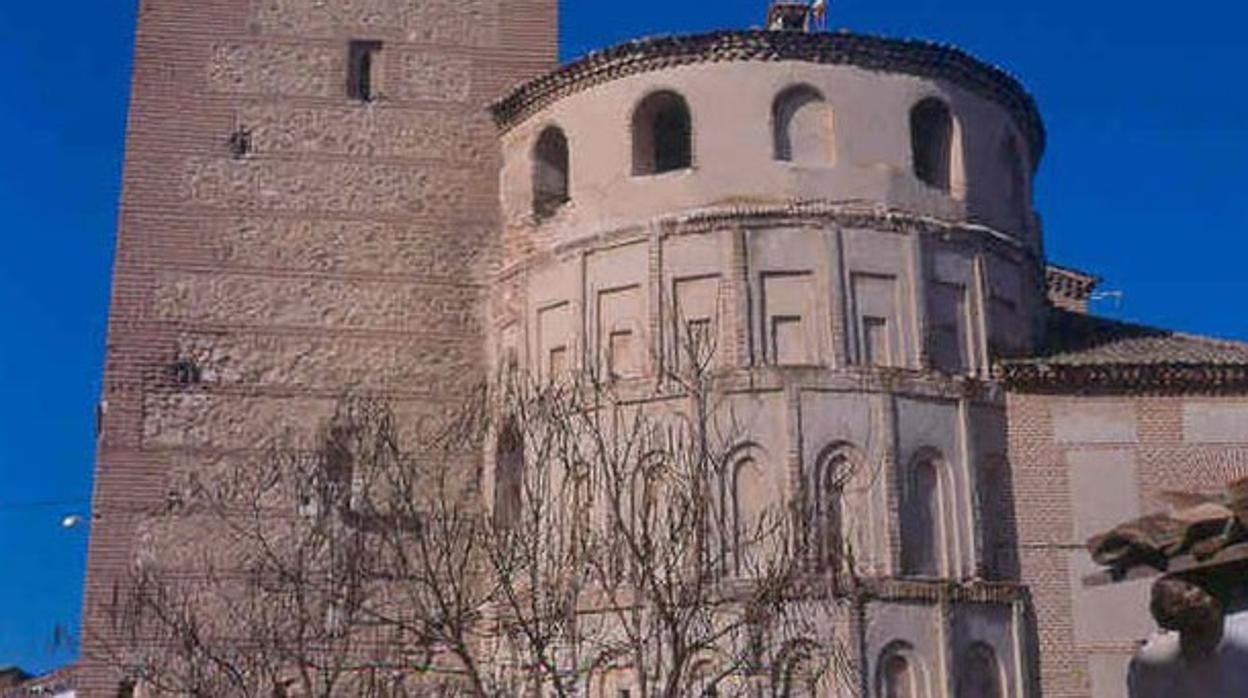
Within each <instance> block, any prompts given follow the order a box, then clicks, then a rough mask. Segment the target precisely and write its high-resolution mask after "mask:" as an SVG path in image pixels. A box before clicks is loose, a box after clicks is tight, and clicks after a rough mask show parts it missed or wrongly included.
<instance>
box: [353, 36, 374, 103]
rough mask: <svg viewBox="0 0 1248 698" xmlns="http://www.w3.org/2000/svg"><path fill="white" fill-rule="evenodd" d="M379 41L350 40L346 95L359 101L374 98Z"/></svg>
mask: <svg viewBox="0 0 1248 698" xmlns="http://www.w3.org/2000/svg"><path fill="white" fill-rule="evenodd" d="M380 52H381V42H380V41H352V42H351V47H350V51H349V55H348V58H347V70H348V73H347V95H348V96H349V97H351V99H357V100H359V101H361V102H371V101H373V100H374V99H376V97H377V94H376V89H377V80H376V77H377V75H376V73H377V69H378V61H377V57H378V56H377V54H378V53H380Z"/></svg>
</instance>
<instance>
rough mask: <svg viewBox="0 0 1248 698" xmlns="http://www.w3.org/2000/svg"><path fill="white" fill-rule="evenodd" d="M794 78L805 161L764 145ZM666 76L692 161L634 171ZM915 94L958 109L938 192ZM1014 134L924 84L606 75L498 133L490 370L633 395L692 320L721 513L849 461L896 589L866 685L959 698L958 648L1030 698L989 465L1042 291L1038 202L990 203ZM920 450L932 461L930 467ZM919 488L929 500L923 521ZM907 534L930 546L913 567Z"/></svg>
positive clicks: (1028, 643) (1023, 603) (810, 71)
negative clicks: (917, 161) (748, 469)
mask: <svg viewBox="0 0 1248 698" xmlns="http://www.w3.org/2000/svg"><path fill="white" fill-rule="evenodd" d="M794 86H801V87H803V88H807V89H811V90H814V91H816V92H817V93H818V94H819V95H820V96H821V97H822V100H823V102H824V106H823V108H824V109H826V111H825V112H824V114H825V115H826V114H831V115H832V117H831V119H827V118H822V117H820V118H819V119H818V120H817V121H816V122H815V124H814V128H815V129H816V133H815V134H814V142H815V144H816V145H817V146H818V147H820V148H821V150H820V155H819V157H818V158H815V162H813V163H812V162H811V161H809V160H801V159H800V158H795V159H794V160H792V161H779V160H777V156H776V153H775V151H774V149H773V144H774V142H775V137H776V134H775V129H776V128H777V124H776V123H775V121H774V120H773V118H772V115H773V112H775V111H776V110H775V109H774V108H773V107H774V104H775V101H776V100H777V98H781V99H782V98H783V97H782V96H783V95H784V94H786V91H788V90H792V89H793V88H794ZM660 91H671V92H675V93H677V94H679V95H680V97H682V98H684V100H685V103H686V104H687V105H688V111H689V114H690V116H691V119H690V122H691V129H690V130H691V143H692V162H691V163H690V166H689V167H684V168H680V169H677V170H675V171H671V172H664V173H658V174H637V173H635V168H634V160H633V159H634V157H635V154H634V153H635V151H634V144H633V138H635V137H637V134H636V131H635V129H636V127H635V126H634V124H633V121H634V118H635V117H634V113H635V110H637V109H638V105H639V104H641V103H643V102H644V100H645V99H646V98H647V96H649V95H652V94H655V93H656V92H660ZM931 96H939V97H940V98H941V99H944V100H947V101H948V104H949V105H950V108H951V111H952V113H953V114H955V115H956V116H955V119H956V125H955V129H954V139H953V145H952V147H953V149H954V152H955V153H957V154H956V155H955V156H953V158H952V161H951V168H952V170H953V172H954V175H953V177H952V182H951V186H950V187H949V189H948V191H940V190H937V189H935V188H933V187H931V186H929V185H927V184H925V183H923V182H921V181H919V180H918V179H916V177H915V176H914V174H913V171H912V164H911V161H910V157H911V155H910V147H911V146H910V138H911V126H910V123H909V119H908V115H909V112H910V108H911V107H912V106H913V104H914V103H916V102H918V101H921V100H922V99H924V98H926V97H931ZM729 103H731V104H732V105H733V107H732V108H730V109H728V108H723V105H725V104H729ZM794 127H795V128H802V127H803V126H802V125H801V124H796V125H795V126H794ZM805 127H806V128H810V126H809V125H807V126H805ZM551 129H558V130H559V131H560V132H562V133H563V135H564V136H565V137H566V141H567V144H568V152H567V169H566V181H567V201H566V203H563V204H562V205H561V206H560V207H559V208H558V209H557V210H555V211H554V212H553V214H549V215H546V214H545V212H535V210H534V204H533V202H534V201H535V192H534V187H535V186H539V185H538V184H537V183H536V182H537V179H538V178H537V177H536V176H535V174H534V172H535V164H534V163H535V157H536V156H535V153H536V152H537V151H536V148H537V141H538V140H539V138H541V136H542V134H544V133H547V132H549V131H550V130H551ZM1015 129H1016V126H1015V124H1014V123H1013V121H1012V117H1011V115H1010V114H1009V113H1007V112H1006V111H1005V110H1003V109H1001V108H999V107H998V106H997V105H995V104H993V103H990V102H988V101H987V100H983V99H981V98H979V97H976V96H974V95H971V94H968V93H965V92H963V91H960V90H959V89H958V88H956V87H955V86H953V85H950V84H944V83H941V82H940V81H935V80H925V79H919V78H915V77H910V76H903V75H891V74H888V73H879V72H867V71H864V70H860V69H857V68H852V67H845V66H826V65H813V64H809V63H802V62H798V61H793V62H780V63H775V64H768V63H753V62H750V61H739V62H733V61H726V62H724V63H722V64H720V63H706V64H699V65H696V66H682V67H678V68H673V69H666V70H654V71H647V72H643V73H641V74H639V75H635V76H630V77H625V78H622V79H618V80H610V81H606V82H605V83H604V84H601V85H595V86H592V87H589V88H587V89H585V90H583V91H579V92H576V93H574V94H572V95H571V96H568V97H566V98H563V99H556V100H554V101H553V102H552V103H551V104H549V105H548V106H545V107H543V108H540V109H536V110H535V111H534V112H533V113H532V114H530V115H528V116H527V117H526V118H524V119H522V120H521V121H519V122H518V123H516V124H514V125H511V126H510V127H509V128H507V129H505V131H504V133H503V135H502V138H501V141H502V149H503V167H502V174H501V200H502V208H503V216H504V226H505V227H504V230H503V236H504V253H503V259H502V263H501V266H500V268H499V270H498V272H497V275H496V276H495V277H494V279H493V281H492V283H491V285H490V289H491V291H490V301H491V305H490V307H491V311H490V313H489V318H490V327H489V331H490V352H489V355H490V357H491V361H492V363H493V364H494V365H495V368H496V369H497V370H502V369H505V368H506V367H508V366H522V367H524V368H526V369H527V370H528V371H529V372H530V373H531V374H533V375H537V376H539V377H541V378H543V379H547V380H558V379H559V378H560V376H563V375H568V374H571V373H576V372H595V371H603V370H609V371H610V373H611V375H612V376H614V380H615V382H616V387H617V389H618V390H621V391H623V392H624V393H625V394H628V393H629V391H633V392H635V393H636V394H637V395H638V396H639V398H638V399H647V398H646V397H645V396H647V395H652V394H653V393H652V392H650V388H649V386H651V385H652V384H653V383H654V381H655V380H656V379H659V378H658V377H659V375H660V374H661V369H662V368H664V367H671V366H673V365H676V364H678V363H679V362H680V361H682V360H686V359H682V349H683V346H684V342H685V341H686V339H687V338H686V336H685V335H684V333H685V332H687V331H689V328H693V327H696V328H698V330H697V331H699V332H701V333H702V338H703V339H705V340H708V343H709V344H710V345H711V346H712V347H713V348H714V349H713V353H712V356H711V358H710V361H711V362H712V364H713V366H714V371H715V372H716V376H717V378H716V379H717V381H719V382H720V384H721V385H722V386H723V387H724V389H725V390H726V392H727V393H728V395H729V398H728V400H727V401H726V402H727V404H726V406H725V410H726V411H727V412H729V413H731V414H733V415H734V416H735V419H736V420H737V421H738V422H739V426H740V428H741V430H742V431H743V432H744V433H746V434H748V435H749V438H750V448H751V452H752V453H753V455H752V459H753V461H754V462H755V463H757V464H758V470H759V473H757V474H756V475H755V476H754V477H752V478H750V479H748V480H747V481H746V482H747V484H746V485H742V484H741V483H742V480H741V478H739V477H738V478H736V480H735V486H736V487H737V488H738V491H735V492H733V493H731V494H730V495H729V496H730V497H731V498H733V499H734V501H736V502H737V506H745V507H747V508H748V507H751V506H775V505H776V504H777V503H778V502H782V501H803V498H809V497H815V496H816V495H815V494H813V493H814V492H816V491H817V490H818V489H819V484H818V482H819V479H820V478H821V477H823V476H822V475H821V472H822V471H823V469H824V468H825V467H827V464H828V463H829V462H830V460H831V459H833V458H840V457H846V456H845V454H849V455H848V459H849V460H850V461H852V462H854V463H855V464H856V465H857V467H856V469H855V472H854V474H853V476H852V482H850V483H849V484H848V486H846V487H845V490H844V495H843V501H842V503H841V506H843V508H844V512H845V513H844V519H845V522H846V523H845V528H844V531H843V533H842V535H843V536H844V540H843V541H841V543H840V544H843V545H845V546H846V548H847V549H852V551H853V555H852V558H853V565H854V570H853V571H854V573H855V574H856V575H857V576H859V577H862V578H865V579H870V580H875V583H878V584H882V585H884V586H886V587H888V586H889V585H890V584H895V585H896V586H895V587H889V588H894V590H895V591H896V593H894V594H892V595H889V594H887V593H885V594H880V595H879V596H877V597H874V600H872V601H870V602H869V603H866V604H864V606H863V607H862V608H861V609H860V615H859V617H858V620H857V622H856V623H853V624H851V625H852V627H853V628H854V629H853V631H852V633H853V635H852V638H853V639H852V641H851V642H850V643H849V645H850V646H853V647H856V648H857V650H856V652H855V655H856V657H857V658H858V660H859V667H860V670H861V676H860V677H859V679H860V685H859V686H856V687H855V690H859V691H862V692H863V693H865V694H866V695H872V696H875V695H880V696H883V695H886V691H887V689H886V688H885V686H884V684H883V683H881V682H882V681H884V680H885V679H884V678H883V677H884V676H885V674H886V673H887V671H888V670H887V669H885V665H886V664H888V663H889V662H890V661H895V660H894V659H893V658H894V657H895V656H904V658H905V660H906V661H907V662H908V666H909V667H910V668H909V671H910V672H911V674H910V676H912V677H913V678H912V681H914V682H915V683H914V684H913V690H914V691H916V692H914V693H912V694H909V693H907V694H905V695H914V696H916V697H917V696H923V697H925V698H927V697H930V698H936V697H937V696H954V695H969V694H968V693H967V690H968V689H965V688H959V686H960V684H959V681H963V682H964V681H966V680H967V679H966V677H965V676H964V674H965V673H966V671H968V670H967V669H966V662H967V657H968V655H969V654H970V653H971V652H972V651H981V652H987V653H988V654H989V655H990V656H991V657H993V658H994V659H993V662H994V666H995V667H996V669H995V671H997V672H999V673H1000V676H999V677H997V679H998V680H997V685H998V686H999V687H1000V688H1001V690H1002V691H1003V693H1001V695H1009V696H1020V697H1021V696H1031V695H1036V692H1035V691H1036V686H1035V679H1036V677H1035V676H1034V667H1033V666H1032V665H1031V663H1030V662H1031V658H1032V656H1033V653H1034V643H1033V642H1032V639H1031V635H1030V634H1029V633H1030V632H1031V630H1030V627H1031V626H1030V625H1029V618H1028V613H1029V611H1028V608H1029V606H1028V602H1027V598H1026V593H1025V591H1023V590H1022V589H1021V587H1017V586H1014V585H1011V584H1010V583H1009V582H1011V581H1012V580H1016V579H1017V575H1018V569H1017V560H1016V558H1015V557H1014V550H1015V549H1014V538H1013V535H1014V533H1013V530H1012V528H1011V527H1012V525H1013V523H1012V520H1011V515H1010V514H1009V513H1008V512H1009V508H1010V505H1009V504H1008V503H1010V502H1012V497H1013V495H1012V493H1011V486H1010V483H1009V476H1008V472H1007V473H1000V472H997V473H990V472H989V471H992V470H993V469H995V468H1002V467H1005V465H1004V464H1005V463H1006V445H1007V444H1006V430H1005V423H1006V422H1005V399H1004V392H1003V391H1002V390H1001V388H1000V386H998V385H997V384H995V383H994V382H993V381H992V380H991V379H990V374H991V371H990V365H991V361H992V360H993V358H994V357H995V356H997V355H999V354H1000V353H1002V352H1007V351H1013V352H1018V353H1026V352H1028V351H1029V350H1030V349H1031V348H1032V346H1033V344H1034V342H1035V341H1036V337H1035V334H1034V332H1035V330H1034V327H1033V326H1034V324H1035V319H1036V318H1037V317H1039V316H1040V312H1041V308H1042V306H1043V303H1044V296H1043V294H1044V291H1043V270H1042V268H1041V266H1042V265H1041V263H1040V261H1039V260H1040V243H1039V236H1038V231H1037V229H1036V227H1035V221H1034V217H1033V216H1032V215H1031V212H1030V208H1029V206H1028V205H1027V203H1026V202H1027V201H1028V200H1029V199H1028V198H1024V199H1019V200H1011V201H1009V203H1008V204H1007V203H1003V202H1005V201H1007V197H1005V196H1004V193H1003V192H1002V191H1001V189H1000V182H1001V181H1002V179H1004V178H1005V175H1006V173H1005V172H1004V171H1003V170H1002V169H1001V165H1000V160H999V159H998V158H997V157H996V152H995V149H994V148H995V146H996V145H997V144H998V143H999V141H1000V139H1002V138H1006V137H1007V134H1010V136H1009V137H1011V138H1014V139H1016V140H1017V137H1016V136H1014V135H1013V134H1014V133H1015ZM801 140H802V139H801V138H800V137H799V138H798V139H797V141H801ZM806 142H807V143H809V142H810V140H809V139H807V140H806ZM989 144H991V146H992V147H990V146H989ZM1015 165H1017V163H1015ZM1022 172H1024V173H1025V174H1028V175H1029V172H1030V169H1029V168H1025V169H1023V170H1022ZM1028 179H1029V177H1028ZM543 185H544V184H543ZM868 202H869V203H868ZM991 222H995V223H997V224H999V227H995V226H993V225H991ZM604 367H607V368H604ZM921 463H928V464H932V465H934V474H933V478H934V479H933V480H932V481H931V482H928V483H926V485H923V484H921V483H920V482H919V481H917V480H916V479H915V478H916V475H915V471H916V468H917V467H918V466H919V464H921ZM1006 469H1007V470H1008V468H1006ZM485 485H486V489H487V491H488V490H489V489H490V487H492V480H491V477H490V473H489V469H488V468H487V470H486V482H485ZM924 486H926V487H927V488H928V491H930V492H934V494H932V495H931V498H930V500H929V501H928V504H927V506H929V507H930V510H927V511H925V512H919V513H917V514H916V513H915V512H914V511H912V510H913V509H914V508H915V505H914V504H913V502H912V500H914V499H915V498H916V495H915V490H916V489H919V488H922V487H924ZM1003 504H1005V506H1004V507H1003V506H1002V505H1003ZM1002 511H1005V512H1007V515H1006V516H1004V517H1001V516H998V515H997V513H998V512H1002ZM915 516H918V517H919V519H921V520H919V521H910V520H908V519H910V518H913V517H915ZM812 526H813V522H812ZM986 546H987V549H986ZM908 548H922V549H924V550H930V559H926V560H925V561H924V562H923V566H922V567H921V568H919V569H914V568H913V563H911V562H908V556H912V555H913V553H910V552H907V549H908ZM895 580H901V581H895ZM994 580H995V581H994ZM1002 582H1004V583H1002ZM946 585H952V589H953V591H951V592H946V591H942V590H943V589H946ZM827 623H828V624H829V625H831V626H836V625H837V621H836V620H835V619H831V618H829V619H828V620H827ZM976 648H978V649H976ZM827 690H828V691H829V692H828V694H827V695H838V693H837V692H836V691H835V690H833V688H831V687H829V688H828V689H827ZM821 695H822V694H821ZM887 695H892V694H891V693H889V694H887ZM898 695H901V694H898Z"/></svg>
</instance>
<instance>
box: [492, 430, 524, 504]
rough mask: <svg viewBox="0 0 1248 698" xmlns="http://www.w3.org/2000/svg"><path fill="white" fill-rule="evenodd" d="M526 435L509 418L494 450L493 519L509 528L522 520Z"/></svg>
mask: <svg viewBox="0 0 1248 698" xmlns="http://www.w3.org/2000/svg"><path fill="white" fill-rule="evenodd" d="M523 488H524V437H523V436H522V435H521V434H520V429H519V428H518V427H517V426H516V423H515V422H514V421H511V420H508V421H507V423H506V424H504V425H503V428H502V430H501V431H500V432H499V434H498V444H497V445H496V446H495V449H494V521H495V523H496V524H498V525H499V526H501V527H504V528H510V527H512V526H514V525H516V524H517V523H518V522H519V521H520V514H521V506H522V505H523V494H524V489H523Z"/></svg>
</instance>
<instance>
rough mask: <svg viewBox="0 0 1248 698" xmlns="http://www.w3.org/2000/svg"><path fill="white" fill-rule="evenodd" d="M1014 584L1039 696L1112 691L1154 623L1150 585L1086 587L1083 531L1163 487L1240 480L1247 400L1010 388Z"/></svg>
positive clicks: (1116, 694)
mask: <svg viewBox="0 0 1248 698" xmlns="http://www.w3.org/2000/svg"><path fill="white" fill-rule="evenodd" d="M1007 409H1008V415H1009V440H1010V443H1009V451H1010V461H1011V465H1012V468H1013V471H1014V485H1015V495H1016V498H1017V502H1018V503H1019V506H1018V508H1017V515H1018V520H1019V526H1018V529H1019V532H1020V552H1021V563H1022V577H1023V581H1024V582H1025V583H1026V584H1028V585H1030V587H1031V590H1032V593H1033V596H1034V599H1035V605H1036V616H1037V625H1038V629H1039V637H1040V644H1041V674H1042V680H1043V685H1044V695H1045V696H1046V698H1087V697H1089V696H1094V697H1095V698H1122V697H1125V695H1126V685H1125V670H1126V663H1127V661H1128V660H1129V658H1130V656H1131V654H1132V652H1133V651H1134V649H1135V646H1136V643H1137V641H1139V640H1141V639H1143V637H1144V636H1146V635H1147V634H1148V632H1150V631H1151V630H1152V621H1151V617H1150V616H1149V613H1148V607H1147V599H1148V592H1149V587H1150V582H1148V581H1143V582H1133V583H1127V584H1122V585H1115V586H1113V587H1108V588H1094V589H1089V588H1085V587H1084V586H1083V585H1082V583H1081V578H1082V577H1083V576H1084V575H1086V574H1089V573H1091V572H1093V571H1095V569H1096V568H1095V567H1094V566H1093V565H1092V564H1091V562H1090V560H1089V559H1088V556H1087V553H1086V552H1084V548H1083V545H1084V541H1085V540H1086V538H1087V537H1088V536H1089V535H1091V534H1092V533H1095V532H1098V531H1102V530H1105V529H1107V528H1108V527H1110V526H1112V525H1114V524H1116V523H1120V522H1122V521H1125V520H1127V519H1130V518H1133V517H1135V516H1139V515H1142V514H1146V513H1149V512H1153V511H1159V510H1164V509H1165V503H1164V501H1163V499H1162V497H1161V495H1162V493H1163V492H1165V491H1168V490H1180V491H1208V492H1217V491H1219V490H1220V489H1221V488H1222V487H1223V486H1224V485H1225V484H1226V483H1227V482H1228V481H1230V480H1232V479H1235V478H1239V477H1244V476H1246V475H1248V396H1242V395H1221V396H1200V395H1169V396H1103V397H1074V396H1059V395H1035V394H1022V393H1012V394H1010V395H1009V398H1008V407H1007Z"/></svg>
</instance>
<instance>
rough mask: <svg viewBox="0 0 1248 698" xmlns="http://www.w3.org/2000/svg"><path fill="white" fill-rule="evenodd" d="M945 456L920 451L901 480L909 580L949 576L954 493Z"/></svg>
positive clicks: (904, 560)
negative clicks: (950, 500)
mask: <svg viewBox="0 0 1248 698" xmlns="http://www.w3.org/2000/svg"><path fill="white" fill-rule="evenodd" d="M947 480H948V467H947V463H946V461H945V457H944V455H943V454H941V453H940V452H939V451H937V450H935V449H930V448H924V449H920V450H919V451H918V452H917V453H916V454H915V456H914V458H913V459H912V460H911V462H910V466H909V468H908V469H907V470H906V472H905V473H903V477H902V478H901V484H902V491H901V573H902V575H904V576H907V577H941V576H944V575H945V573H946V571H947V570H946V567H947V565H946V560H947V558H948V552H947V551H948V541H947V532H948V525H947V522H946V518H947V517H946V506H947V502H948V497H949V494H950V487H949V483H948V482H947Z"/></svg>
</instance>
